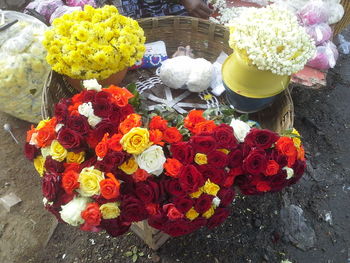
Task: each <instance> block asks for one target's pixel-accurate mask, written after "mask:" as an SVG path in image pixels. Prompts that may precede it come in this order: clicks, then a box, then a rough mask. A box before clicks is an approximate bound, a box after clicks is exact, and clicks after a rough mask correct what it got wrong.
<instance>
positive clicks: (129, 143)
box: [120, 127, 152, 154]
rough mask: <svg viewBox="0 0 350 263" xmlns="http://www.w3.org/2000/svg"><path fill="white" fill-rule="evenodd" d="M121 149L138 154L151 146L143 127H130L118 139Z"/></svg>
mask: <svg viewBox="0 0 350 263" xmlns="http://www.w3.org/2000/svg"><path fill="white" fill-rule="evenodd" d="M120 144H121V145H122V146H123V149H124V150H125V151H126V152H128V153H130V154H140V153H142V152H143V151H144V150H146V149H147V148H148V147H149V146H151V144H152V143H151V142H150V141H149V132H148V130H147V129H145V128H139V127H136V128H132V129H131V130H130V131H129V132H128V133H126V134H124V136H123V137H122V139H121V140H120Z"/></svg>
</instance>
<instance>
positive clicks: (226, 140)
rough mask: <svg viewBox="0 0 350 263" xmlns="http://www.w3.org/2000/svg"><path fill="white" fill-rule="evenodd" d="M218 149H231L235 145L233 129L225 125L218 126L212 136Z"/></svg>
mask: <svg viewBox="0 0 350 263" xmlns="http://www.w3.org/2000/svg"><path fill="white" fill-rule="evenodd" d="M213 136H214V138H215V140H216V143H217V145H218V148H225V149H232V148H234V147H235V146H236V145H237V140H236V138H235V137H234V135H233V128H232V127H231V126H230V125H227V124H224V123H223V124H220V126H218V127H217V128H216V129H215V130H214V134H213Z"/></svg>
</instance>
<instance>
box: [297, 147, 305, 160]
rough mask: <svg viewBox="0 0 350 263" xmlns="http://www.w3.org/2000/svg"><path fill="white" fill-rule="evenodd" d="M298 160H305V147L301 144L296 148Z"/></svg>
mask: <svg viewBox="0 0 350 263" xmlns="http://www.w3.org/2000/svg"><path fill="white" fill-rule="evenodd" d="M298 160H301V161H305V149H304V147H303V146H300V147H299V149H298Z"/></svg>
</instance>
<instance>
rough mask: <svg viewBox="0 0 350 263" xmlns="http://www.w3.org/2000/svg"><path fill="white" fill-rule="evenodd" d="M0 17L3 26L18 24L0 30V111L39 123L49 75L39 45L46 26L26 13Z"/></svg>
mask: <svg viewBox="0 0 350 263" xmlns="http://www.w3.org/2000/svg"><path fill="white" fill-rule="evenodd" d="M1 14H4V16H5V23H7V22H11V21H13V20H15V19H17V20H18V21H19V22H17V23H16V24H14V25H12V26H11V27H9V28H7V29H5V30H3V31H0V68H1V71H0V110H1V111H4V112H6V113H8V114H10V115H13V116H15V117H17V118H20V119H23V120H26V121H30V122H39V121H40V119H41V115H40V107H41V93H42V89H43V86H44V83H45V81H46V79H47V77H48V74H49V72H50V67H49V65H48V64H47V63H46V59H45V57H46V50H45V49H44V47H43V46H42V44H41V41H42V40H43V34H44V31H45V30H46V28H47V26H46V25H45V24H43V23H42V22H40V21H39V20H37V19H36V18H34V17H32V16H28V15H26V14H22V13H18V12H14V11H3V12H1V10H0V15H1ZM0 23H1V22H0Z"/></svg>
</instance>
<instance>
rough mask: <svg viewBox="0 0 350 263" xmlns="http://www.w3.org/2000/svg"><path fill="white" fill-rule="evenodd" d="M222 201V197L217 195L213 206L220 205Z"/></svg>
mask: <svg viewBox="0 0 350 263" xmlns="http://www.w3.org/2000/svg"><path fill="white" fill-rule="evenodd" d="M220 202H221V200H220V198H219V197H217V196H215V197H214V198H213V201H212V204H213V206H215V207H218V206H219V205H220Z"/></svg>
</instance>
